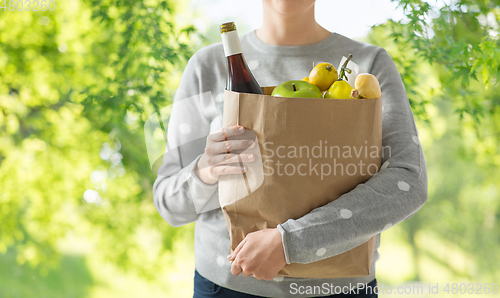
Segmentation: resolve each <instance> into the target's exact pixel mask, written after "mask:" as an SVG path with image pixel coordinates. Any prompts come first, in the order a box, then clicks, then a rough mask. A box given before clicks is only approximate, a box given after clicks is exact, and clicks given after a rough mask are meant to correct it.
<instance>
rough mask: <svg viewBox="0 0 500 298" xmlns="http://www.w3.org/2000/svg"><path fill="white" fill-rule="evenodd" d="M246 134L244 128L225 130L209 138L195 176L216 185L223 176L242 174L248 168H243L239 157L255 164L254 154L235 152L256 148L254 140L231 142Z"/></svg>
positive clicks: (243, 160) (235, 127)
mask: <svg viewBox="0 0 500 298" xmlns="http://www.w3.org/2000/svg"><path fill="white" fill-rule="evenodd" d="M244 132H245V128H244V127H242V126H233V127H228V128H223V129H222V131H220V132H216V133H213V134H211V135H209V136H208V137H207V144H206V146H205V153H203V155H202V156H201V157H200V159H199V160H198V163H197V165H196V169H195V174H196V175H197V176H198V177H199V178H200V180H201V181H203V182H204V183H206V184H215V183H217V181H218V180H219V177H220V176H221V175H230V174H241V173H242V171H246V170H247V168H246V167H243V169H242V168H241V166H240V164H239V161H240V159H239V158H238V157H241V161H242V162H244V163H245V162H253V161H254V160H255V155H254V154H235V153H234V151H242V150H245V149H248V148H253V147H254V146H255V141H254V140H249V139H246V140H230V139H229V138H231V137H233V136H239V135H241V134H243V133H244Z"/></svg>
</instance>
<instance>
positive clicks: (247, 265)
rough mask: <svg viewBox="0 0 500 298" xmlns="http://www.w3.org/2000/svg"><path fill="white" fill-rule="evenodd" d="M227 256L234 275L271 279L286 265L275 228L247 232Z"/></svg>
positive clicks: (278, 234) (279, 238)
mask: <svg viewBox="0 0 500 298" xmlns="http://www.w3.org/2000/svg"><path fill="white" fill-rule="evenodd" d="M227 258H228V260H229V261H231V262H232V266H231V273H232V274H233V275H235V276H237V275H238V274H240V273H241V274H242V275H243V276H245V277H250V276H252V275H253V276H254V277H255V278H256V279H258V280H262V279H265V280H268V281H269V280H272V279H273V278H275V277H276V275H278V272H280V270H281V269H283V267H285V265H286V260H285V252H284V250H283V242H282V240H281V233H280V231H279V230H278V229H276V228H274V229H264V230H260V231H256V232H253V233H249V234H248V235H247V236H246V237H245V239H243V241H241V242H240V244H238V246H237V247H236V249H235V250H234V251H233V253H232V254H230V255H229V256H228V257H227Z"/></svg>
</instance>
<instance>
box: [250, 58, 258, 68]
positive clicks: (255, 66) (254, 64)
mask: <svg viewBox="0 0 500 298" xmlns="http://www.w3.org/2000/svg"><path fill="white" fill-rule="evenodd" d="M257 67H259V61H257V60H252V61H248V68H250V70H254V69H256V68H257Z"/></svg>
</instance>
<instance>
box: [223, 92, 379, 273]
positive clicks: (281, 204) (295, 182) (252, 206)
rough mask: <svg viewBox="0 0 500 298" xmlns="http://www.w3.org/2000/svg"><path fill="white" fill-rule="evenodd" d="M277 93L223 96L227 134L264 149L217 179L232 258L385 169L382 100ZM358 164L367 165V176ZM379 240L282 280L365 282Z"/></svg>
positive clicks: (298, 267) (300, 267)
mask: <svg viewBox="0 0 500 298" xmlns="http://www.w3.org/2000/svg"><path fill="white" fill-rule="evenodd" d="M273 88H274V87H265V88H263V90H264V93H265V94H266V95H257V94H247V93H236V92H231V91H227V90H226V91H225V93H224V113H223V127H229V126H234V125H242V126H244V127H245V128H246V129H247V130H246V132H245V134H244V135H242V136H241V137H239V138H241V139H248V138H250V139H252V138H253V139H256V140H257V141H258V145H259V146H255V147H254V148H252V149H247V150H245V153H254V154H255V155H256V157H257V158H256V161H255V162H253V163H248V164H245V165H246V166H247V167H248V170H247V172H246V173H242V174H239V175H223V176H221V177H220V180H219V201H220V204H221V207H222V210H223V213H224V217H225V219H226V222H227V225H228V229H229V233H230V239H231V248H230V250H231V251H232V250H234V249H235V248H236V246H237V245H238V244H239V243H240V242H241V240H243V239H244V238H245V236H246V235H247V234H248V233H250V232H254V231H257V230H260V229H265V228H275V227H276V226H277V225H278V224H281V223H284V222H285V221H287V220H288V219H290V218H292V219H297V218H300V217H302V216H304V215H305V214H307V213H309V212H310V211H311V210H313V209H315V208H317V207H320V206H322V205H325V204H327V203H328V202H330V201H333V200H335V199H337V198H338V197H340V196H341V195H342V194H344V193H346V192H349V191H350V190H352V189H353V188H355V187H356V185H358V184H360V183H363V182H365V181H366V180H368V179H369V178H370V177H371V176H372V175H373V174H375V173H376V172H377V171H378V170H379V168H380V163H381V146H382V98H378V99H345V100H344V99H342V100H335V99H327V98H286V97H273V96H270V95H269V94H271V92H272V90H273ZM345 146H347V147H345ZM348 148H350V152H351V154H350V155H349V153H348V150H349V149H348ZM360 152H361V153H360ZM360 162H362V163H363V164H364V165H366V166H365V168H364V171H363V169H362V165H361V166H360ZM315 164H316V167H314V165H315ZM327 164H329V165H330V173H329V174H328V175H326V174H327V173H328V171H327V170H328V166H327ZM355 165H357V168H356V166H355ZM367 165H370V166H369V167H368V166H367ZM334 167H335V168H334ZM311 168H312V170H311ZM314 169H316V170H314ZM334 169H336V171H334ZM341 170H342V172H341ZM325 237H328V235H325ZM375 237H376V236H374V237H372V238H371V239H370V240H369V241H367V242H366V243H364V244H362V245H360V246H358V247H356V248H354V249H352V250H350V251H347V252H345V253H343V254H340V255H337V256H334V257H331V258H327V259H324V260H321V261H318V262H313V263H308V264H297V263H293V264H289V265H286V266H285V267H284V268H283V270H281V271H280V273H279V274H280V275H284V276H292V277H301V278H344V277H358V276H366V275H368V274H369V271H370V267H371V263H372V257H373V252H374V247H375Z"/></svg>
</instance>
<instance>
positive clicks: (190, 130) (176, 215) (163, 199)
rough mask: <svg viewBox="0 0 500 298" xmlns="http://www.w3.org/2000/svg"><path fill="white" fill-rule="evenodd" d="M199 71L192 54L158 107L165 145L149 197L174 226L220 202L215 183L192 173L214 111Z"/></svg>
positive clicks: (211, 99) (195, 58) (189, 219)
mask: <svg viewBox="0 0 500 298" xmlns="http://www.w3.org/2000/svg"><path fill="white" fill-rule="evenodd" d="M202 73H203V71H202V69H201V67H200V65H199V64H198V62H197V54H195V55H194V56H193V57H192V58H191V59H190V60H189V62H188V64H187V66H186V68H185V70H184V73H183V75H182V78H181V82H180V84H179V88H178V89H177V91H176V94H175V96H174V101H173V104H172V105H171V106H169V107H166V108H163V109H162V110H161V111H160V113H161V115H162V118H163V119H162V121H164V122H166V121H167V120H168V129H167V146H166V150H165V154H164V155H163V164H162V165H161V166H160V168H159V169H158V177H157V179H156V181H155V182H154V185H153V201H154V205H155V207H156V209H157V210H158V213H159V214H160V215H161V216H162V217H163V219H165V220H166V221H167V222H168V223H169V224H170V225H172V226H174V227H178V226H181V225H184V224H187V223H190V222H193V221H195V220H196V219H197V218H198V216H199V214H200V213H202V212H205V211H209V210H212V209H215V208H218V207H219V206H220V205H219V202H218V199H217V198H218V196H217V184H213V185H208V184H205V183H204V182H202V181H201V180H200V179H199V178H198V177H197V176H196V174H195V173H194V169H195V168H196V164H197V162H198V159H199V158H200V156H201V155H202V153H203V151H204V149H205V144H206V137H207V136H208V135H209V134H210V126H211V122H212V120H213V119H214V117H215V116H216V114H217V112H216V107H215V103H214V100H213V97H212V93H211V92H203V91H204V90H203V88H202V84H203V81H202V79H203V78H202ZM170 109H171V110H170ZM164 124H167V123H164Z"/></svg>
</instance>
